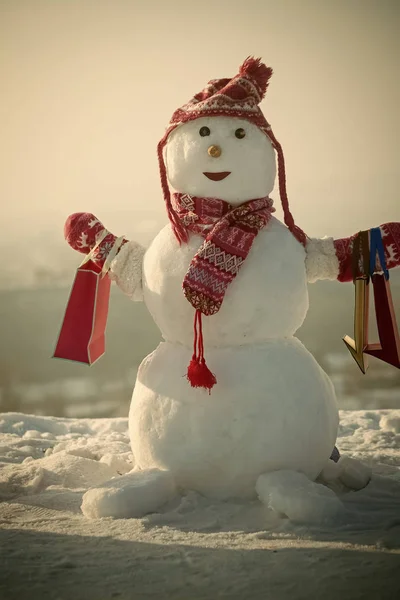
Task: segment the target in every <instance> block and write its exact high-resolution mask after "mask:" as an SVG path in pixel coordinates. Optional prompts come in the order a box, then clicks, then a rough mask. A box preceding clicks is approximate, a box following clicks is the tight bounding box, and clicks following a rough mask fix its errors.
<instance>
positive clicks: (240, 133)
mask: <svg viewBox="0 0 400 600" xmlns="http://www.w3.org/2000/svg"><path fill="white" fill-rule="evenodd" d="M235 135H236V137H237V138H238V139H239V140H242V139H243V138H244V137H245V135H246V132H245V130H244V129H242V128H241V127H240V129H236V131H235Z"/></svg>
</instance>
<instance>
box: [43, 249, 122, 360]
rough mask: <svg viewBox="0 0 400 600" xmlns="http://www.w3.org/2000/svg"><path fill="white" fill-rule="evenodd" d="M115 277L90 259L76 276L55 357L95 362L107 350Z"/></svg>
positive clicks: (79, 269)
mask: <svg viewBox="0 0 400 600" xmlns="http://www.w3.org/2000/svg"><path fill="white" fill-rule="evenodd" d="M110 286H111V280H110V278H109V276H108V275H107V274H104V273H102V268H101V267H99V266H97V265H96V264H95V263H94V262H92V261H90V260H89V261H88V262H86V263H85V264H83V265H81V266H80V267H79V268H78V270H77V272H76V276H75V280H74V283H73V286H72V290H71V294H70V297H69V300H68V303H67V308H66V310H65V315H64V320H63V324H62V326H61V332H60V335H59V337H58V341H57V346H56V349H55V352H54V358H64V359H67V360H73V361H76V362H81V363H86V364H88V365H92V364H93V363H94V362H96V360H98V359H99V358H100V357H101V356H102V355H103V354H104V352H105V331H106V324H107V314H108V303H109V298H110Z"/></svg>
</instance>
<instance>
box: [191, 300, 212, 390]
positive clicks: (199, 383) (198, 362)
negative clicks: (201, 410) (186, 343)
mask: <svg viewBox="0 0 400 600" xmlns="http://www.w3.org/2000/svg"><path fill="white" fill-rule="evenodd" d="M187 378H188V381H189V382H190V385H191V386H192V387H202V388H204V389H206V390H208V393H209V394H210V393H211V389H212V388H213V387H214V385H215V384H216V383H217V380H216V377H215V375H214V373H211V371H210V369H209V368H208V367H207V365H206V361H205V358H204V343H203V327H202V321H201V311H200V310H196V312H195V315H194V348H193V356H192V360H191V361H190V364H189V366H188V370H187Z"/></svg>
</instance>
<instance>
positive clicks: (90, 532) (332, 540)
mask: <svg viewBox="0 0 400 600" xmlns="http://www.w3.org/2000/svg"><path fill="white" fill-rule="evenodd" d="M338 446H339V448H340V450H341V452H342V453H346V454H348V455H350V456H352V457H356V458H358V459H360V460H362V461H364V462H366V463H367V464H369V465H370V466H371V467H372V469H373V477H372V480H371V482H370V484H369V485H368V486H367V487H366V488H365V489H363V490H362V491H359V492H349V493H346V494H344V495H343V496H342V501H343V504H344V509H345V510H344V512H343V513H342V514H341V515H339V516H337V517H336V518H335V519H333V520H331V521H330V522H326V523H324V524H322V525H321V524H319V525H318V526H317V525H315V524H314V525H309V526H305V525H299V524H296V523H293V522H290V521H289V520H288V519H285V518H281V517H279V516H278V515H276V514H275V513H272V512H271V511H269V510H268V509H267V508H266V507H265V506H263V505H262V504H261V503H260V502H259V501H258V500H254V501H247V502H245V501H235V500H232V501H229V502H217V501H215V500H209V499H206V498H204V497H202V496H200V495H199V494H197V493H195V492H193V491H186V492H184V495H183V496H178V497H176V498H174V499H173V500H172V501H170V502H169V503H168V504H167V505H165V506H164V507H163V509H162V510H161V511H159V512H157V513H154V514H151V515H148V516H146V517H145V518H141V519H110V518H103V519H88V518H86V517H85V516H84V515H83V514H82V512H81V509H80V507H81V503H82V496H83V494H84V493H85V492H86V491H87V489H88V488H89V487H93V486H94V487H96V486H97V487H98V486H99V485H101V484H102V483H103V482H105V481H107V480H109V479H111V478H113V477H115V478H117V479H118V478H119V477H121V476H122V475H123V474H125V473H127V472H128V471H130V470H131V469H132V468H133V466H134V465H133V462H132V461H133V457H132V455H131V452H130V446H129V440H128V436H127V419H61V418H54V417H37V416H29V415H24V414H18V413H5V414H2V415H0V464H1V470H0V500H1V504H0V565H1V568H0V598H2V599H4V600H8V599H13V598H18V599H19V600H22V599H24V598H29V599H32V600H33V599H36V598H40V599H43V600H46V599H47V598H49V599H63V600H67V599H69V598H71V599H73V600H80V599H82V600H83V599H85V600H86V599H87V600H91V599H93V600H105V599H108V598H119V599H120V598H123V599H125V598H126V599H128V598H129V599H130V598H132V599H142V598H157V599H162V598H165V599H166V598H169V599H178V598H179V599H182V600H189V599H200V598H204V599H206V598H207V599H210V600H212V599H214V598H230V599H246V600H247V599H249V600H253V599H258V598H260V599H261V598H263V599H267V600H281V599H289V598H290V599H294V600H297V599H303V598H304V599H307V600H311V599H318V600H319V599H323V600H329V599H335V600H337V599H338V598H343V599H345V600H351V599H356V598H357V599H369V598H371V599H374V600H375V599H376V600H382V599H389V598H390V599H392V598H396V597H399V595H398V594H399V593H400V575H399V569H400V468H399V467H400V410H371V411H342V412H341V425H340V431H339V439H338Z"/></svg>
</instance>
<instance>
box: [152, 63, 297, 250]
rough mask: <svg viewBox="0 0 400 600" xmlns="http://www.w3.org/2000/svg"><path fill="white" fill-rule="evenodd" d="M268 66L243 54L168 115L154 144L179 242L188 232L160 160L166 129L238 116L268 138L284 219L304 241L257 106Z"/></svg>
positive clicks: (272, 138) (281, 167)
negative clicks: (232, 68)
mask: <svg viewBox="0 0 400 600" xmlns="http://www.w3.org/2000/svg"><path fill="white" fill-rule="evenodd" d="M271 75H272V69H271V68H270V67H267V66H266V65H264V64H263V63H262V62H261V59H259V58H253V57H249V58H247V59H246V60H245V61H244V63H243V64H242V66H241V67H240V69H239V73H238V75H236V76H235V77H233V78H232V79H212V80H211V81H209V83H208V84H207V85H206V87H205V88H204V90H202V91H201V92H199V93H198V94H196V95H195V96H194V97H193V98H192V99H191V100H189V102H188V103H187V104H184V105H183V106H182V107H181V108H178V109H177V110H176V111H175V112H174V114H173V115H172V118H171V121H170V123H169V125H168V128H167V131H166V132H165V135H164V136H163V138H162V139H161V141H160V142H159V144H158V161H159V167H160V175H161V185H162V188H163V193H164V198H165V202H166V205H167V210H168V216H169V219H170V221H171V224H172V227H173V230H174V232H175V235H176V237H177V239H178V240H179V242H186V241H187V239H188V234H187V232H186V230H185V228H184V227H183V225H182V223H181V222H180V221H179V219H178V217H177V215H176V213H175V211H174V209H173V207H172V204H171V195H170V191H169V186H168V180H167V172H166V168H165V164H164V156H163V149H164V146H165V145H166V143H167V140H168V137H169V135H170V133H171V132H172V131H173V130H174V129H176V127H178V125H182V124H183V123H187V122H188V121H193V120H194V119H199V118H200V117H221V116H225V117H238V118H240V119H245V120H247V121H250V123H254V125H256V126H257V127H259V129H261V131H262V132H263V133H265V135H266V136H267V137H268V138H269V140H270V141H271V144H272V146H273V148H275V151H276V153H277V158H278V181H279V194H280V197H281V203H282V208H283V215H284V221H285V224H286V225H287V227H288V228H289V230H290V231H291V232H292V233H293V235H294V236H295V237H296V239H297V240H299V242H301V243H302V244H303V245H305V243H306V235H305V233H304V231H303V230H302V229H300V228H299V227H297V225H295V223H294V219H293V216H292V214H291V212H290V210H289V201H288V197H287V193H286V175H285V160H284V157H283V152H282V147H281V145H280V144H279V142H278V140H277V139H276V137H275V136H274V134H273V132H272V129H271V126H270V124H269V123H268V121H267V120H266V118H265V117H264V115H263V113H262V112H261V110H260V107H259V106H258V105H259V103H260V102H261V100H262V99H263V98H264V96H265V92H266V91H267V87H268V82H269V79H270V77H271Z"/></svg>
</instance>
